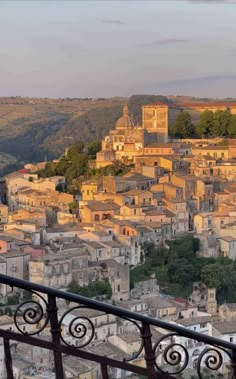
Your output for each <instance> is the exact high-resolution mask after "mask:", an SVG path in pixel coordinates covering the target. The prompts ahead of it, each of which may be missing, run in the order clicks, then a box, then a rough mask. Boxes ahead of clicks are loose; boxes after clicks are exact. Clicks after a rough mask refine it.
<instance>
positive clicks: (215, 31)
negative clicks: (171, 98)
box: [0, 0, 236, 98]
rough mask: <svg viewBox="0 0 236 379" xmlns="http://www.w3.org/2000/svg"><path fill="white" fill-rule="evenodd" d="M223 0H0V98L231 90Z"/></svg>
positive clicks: (231, 44)
mask: <svg viewBox="0 0 236 379" xmlns="http://www.w3.org/2000/svg"><path fill="white" fill-rule="evenodd" d="M235 14H236V3H235V1H232V0H231V1H230V0H227V1H226V0H225V1H223V0H215V1H214V0H209V1H207V0H205V1H204V0H172V1H171V0H169V1H168V0H165V1H162V0H159V1H157V0H156V1H135V0H130V1H112V2H108V1H68V0H67V1H66V0H65V1H31V2H29V1H0V42H1V49H0V62H1V63H0V65H1V66H0V67H1V70H0V79H1V87H0V96H28V97H54V98H59V97H63V98H64V97H77V98H85V97H113V96H117V97H128V96H130V95H132V94H143V93H148V94H163V95H189V96H197V97H215V98H223V97H236V90H235V88H236V71H235V63H236V47H235V46H236V43H235V42H236V23H235Z"/></svg>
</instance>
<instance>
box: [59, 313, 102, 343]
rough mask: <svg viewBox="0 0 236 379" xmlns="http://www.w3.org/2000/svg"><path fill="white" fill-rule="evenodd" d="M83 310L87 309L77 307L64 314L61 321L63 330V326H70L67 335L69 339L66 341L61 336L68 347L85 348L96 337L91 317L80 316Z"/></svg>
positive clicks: (62, 337)
mask: <svg viewBox="0 0 236 379" xmlns="http://www.w3.org/2000/svg"><path fill="white" fill-rule="evenodd" d="M81 309H86V307H84V306H77V307H74V308H71V309H69V310H68V311H67V312H65V313H64V314H63V316H62V317H61V319H60V321H59V324H60V326H61V328H62V326H63V324H64V325H65V324H68V333H67V335H68V336H69V338H68V339H65V338H64V336H63V335H61V339H62V341H63V342H64V343H65V344H66V345H68V346H74V347H77V348H83V347H85V346H87V345H89V344H90V342H91V341H92V339H93V338H94V336H95V326H94V324H93V322H92V321H91V320H90V319H89V317H87V316H84V315H80V314H79V311H80V310H81ZM73 312H74V314H73ZM77 313H78V315H77ZM62 330H63V328H62Z"/></svg>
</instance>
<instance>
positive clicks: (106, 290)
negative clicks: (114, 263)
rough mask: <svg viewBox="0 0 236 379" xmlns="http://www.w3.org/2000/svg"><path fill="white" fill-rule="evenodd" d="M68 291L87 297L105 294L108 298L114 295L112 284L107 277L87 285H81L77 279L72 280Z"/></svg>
mask: <svg viewBox="0 0 236 379" xmlns="http://www.w3.org/2000/svg"><path fill="white" fill-rule="evenodd" d="M68 292H72V293H76V294H78V295H81V296H86V297H100V296H104V297H106V298H107V299H110V298H111V296H112V289H111V285H110V283H109V281H108V280H107V279H104V280H96V281H95V282H93V283H89V284H88V285H87V286H80V285H79V284H78V283H77V282H76V280H72V282H71V283H70V284H69V286H68Z"/></svg>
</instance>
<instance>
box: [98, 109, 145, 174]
mask: <svg viewBox="0 0 236 379" xmlns="http://www.w3.org/2000/svg"><path fill="white" fill-rule="evenodd" d="M143 145H144V130H143V128H142V127H141V126H138V125H135V122H134V119H133V117H132V116H130V115H129V109H128V106H127V104H126V105H125V106H124V108H123V116H122V117H120V118H119V120H118V121H117V123H116V127H115V129H113V130H110V132H109V135H107V136H105V138H104V140H103V141H102V150H101V151H100V152H98V153H97V159H96V168H99V167H104V166H107V165H109V164H111V163H112V162H114V161H115V160H121V161H125V162H126V161H130V162H132V161H133V158H134V156H135V155H138V154H140V153H142V150H143Z"/></svg>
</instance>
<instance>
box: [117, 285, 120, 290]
mask: <svg viewBox="0 0 236 379" xmlns="http://www.w3.org/2000/svg"><path fill="white" fill-rule="evenodd" d="M117 291H118V292H120V285H119V284H118V286H117Z"/></svg>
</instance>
